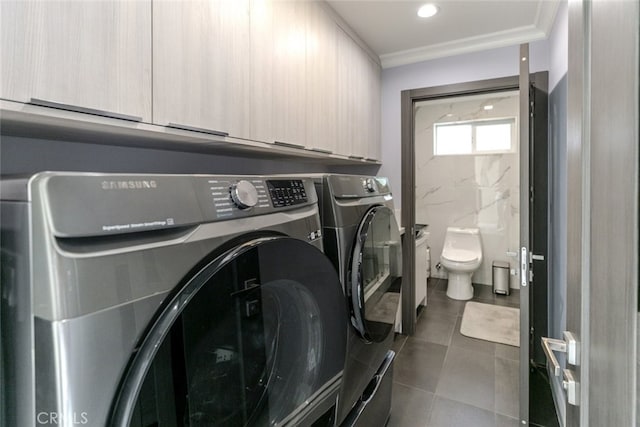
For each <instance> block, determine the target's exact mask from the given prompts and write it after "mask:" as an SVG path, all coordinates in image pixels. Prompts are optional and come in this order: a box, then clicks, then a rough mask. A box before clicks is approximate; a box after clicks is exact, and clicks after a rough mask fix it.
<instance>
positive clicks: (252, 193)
mask: <svg viewBox="0 0 640 427" xmlns="http://www.w3.org/2000/svg"><path fill="white" fill-rule="evenodd" d="M229 192H230V193H231V200H232V201H233V203H234V204H235V205H236V206H237V207H238V208H239V209H249V208H252V207H254V206H255V205H256V204H257V203H258V190H256V187H254V185H253V184H252V183H250V182H249V181H247V180H244V179H243V180H241V181H238V182H236V183H235V184H233V185H232V186H231V189H230V190H229Z"/></svg>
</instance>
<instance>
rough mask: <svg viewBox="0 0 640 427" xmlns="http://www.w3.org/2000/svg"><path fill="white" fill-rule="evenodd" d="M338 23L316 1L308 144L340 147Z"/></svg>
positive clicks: (310, 26)
mask: <svg viewBox="0 0 640 427" xmlns="http://www.w3.org/2000/svg"><path fill="white" fill-rule="evenodd" d="M337 34H338V26H337V25H336V23H335V22H334V21H333V19H331V17H330V16H329V15H328V14H327V12H326V11H325V10H324V9H323V8H322V6H320V5H319V4H318V3H317V2H313V3H311V4H310V7H309V10H308V19H307V52H306V58H307V67H306V68H307V73H306V85H307V86H306V90H307V97H306V100H305V101H306V120H305V121H306V147H307V148H309V149H312V150H317V151H326V152H330V153H335V152H336V151H337V141H336V137H337V121H338V110H337V107H338V88H337V80H338V79H337V74H338V63H337V59H338V58H337V47H338V35H337Z"/></svg>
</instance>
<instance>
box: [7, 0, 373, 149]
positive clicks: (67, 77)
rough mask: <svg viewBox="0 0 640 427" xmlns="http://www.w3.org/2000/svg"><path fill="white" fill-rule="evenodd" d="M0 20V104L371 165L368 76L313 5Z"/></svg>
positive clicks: (82, 11)
mask: <svg viewBox="0 0 640 427" xmlns="http://www.w3.org/2000/svg"><path fill="white" fill-rule="evenodd" d="M0 20H1V21H0V23H1V24H2V26H1V28H0V35H1V36H2V37H1V39H0V46H1V48H2V50H1V64H0V65H1V66H2V79H0V81H1V86H0V98H2V99H6V100H11V101H18V102H22V103H30V102H31V103H39V104H41V105H47V106H55V107H58V108H63V109H69V110H73V111H80V112H85V113H86V112H88V113H92V114H101V115H105V116H111V117H116V118H123V119H129V120H134V121H137V120H141V121H144V122H147V123H151V124H153V125H159V126H160V127H157V128H156V129H158V131H159V132H163V131H164V132H167V130H166V129H163V128H162V127H166V126H169V127H175V128H179V129H183V130H189V131H195V132H200V133H202V132H204V134H213V135H221V136H230V137H235V138H236V139H233V138H230V139H229V140H228V141H229V142H230V143H231V142H232V141H235V142H241V141H239V139H241V140H253V141H260V142H267V143H275V144H284V145H289V146H294V147H298V148H300V149H306V150H315V151H319V152H324V153H327V154H329V153H333V154H338V155H342V156H349V157H355V158H358V159H380V66H379V65H378V64H377V62H376V61H374V60H373V59H372V58H371V57H370V56H369V55H368V53H367V52H366V51H365V50H364V49H362V48H361V47H360V45H358V43H357V42H356V41H355V40H354V39H353V38H352V37H351V35H350V34H353V33H351V32H350V31H345V30H343V29H342V28H341V27H340V25H342V24H339V23H338V22H339V21H340V20H339V19H337V18H336V16H335V15H334V14H333V12H331V11H330V9H329V8H328V6H327V5H325V4H324V3H321V2H317V1H300V0H233V1H227V0H225V1H217V0H216V1H211V0H136V1H122V0H101V1H72V0H63V1H29V0H24V1H20V0H6V1H0ZM43 110H48V109H43ZM48 111H53V110H48ZM45 114H46V113H45ZM82 117H92V116H82ZM115 125H116V126H117V123H116V124H115ZM129 126H130V125H129ZM181 134H182V133H181ZM184 135H187V134H184ZM191 135H195V134H193V133H192V134H191ZM200 136H201V137H202V135H200ZM247 144H248V145H251V144H254V143H253V142H251V141H250V142H247ZM263 148H264V147H263Z"/></svg>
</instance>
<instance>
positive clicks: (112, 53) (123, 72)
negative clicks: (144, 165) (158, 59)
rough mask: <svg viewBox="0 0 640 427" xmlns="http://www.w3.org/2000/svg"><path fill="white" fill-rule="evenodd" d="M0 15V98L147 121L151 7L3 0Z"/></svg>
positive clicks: (140, 3) (146, 4)
mask: <svg viewBox="0 0 640 427" xmlns="http://www.w3.org/2000/svg"><path fill="white" fill-rule="evenodd" d="M0 15H1V18H0V23H1V27H2V28H1V29H0V35H1V37H0V47H1V52H2V54H1V67H2V79H0V80H1V82H2V83H1V89H0V91H1V92H0V97H2V98H4V99H9V100H14V101H20V102H29V101H31V100H32V99H37V100H41V101H47V102H49V103H56V104H63V105H64V106H67V107H69V108H70V109H78V110H83V109H92V110H100V111H103V112H105V113H106V115H109V113H117V114H120V115H122V114H123V115H127V116H135V117H138V118H140V119H142V120H144V121H147V122H149V121H151V1H150V0H146V1H145V0H141V1H115V0H114V1H56V2H52V1H13V0H10V1H4V0H3V1H2V2H1V4H0ZM61 106H62V105H61ZM78 107H79V108H78Z"/></svg>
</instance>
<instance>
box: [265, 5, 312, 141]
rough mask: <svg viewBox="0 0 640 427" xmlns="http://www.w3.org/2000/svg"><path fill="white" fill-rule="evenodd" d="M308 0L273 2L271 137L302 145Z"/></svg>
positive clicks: (305, 88)
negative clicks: (303, 0)
mask: <svg viewBox="0 0 640 427" xmlns="http://www.w3.org/2000/svg"><path fill="white" fill-rule="evenodd" d="M308 7H309V4H308V3H307V2H301V1H280V0H278V1H274V2H273V43H274V44H273V68H272V71H273V74H272V84H273V97H272V110H271V112H272V114H273V119H272V120H273V137H274V140H275V141H278V142H284V143H290V144H296V145H301V146H304V145H305V143H306V141H305V139H306V129H305V125H306V123H305V120H306V112H305V99H306V96H307V87H306V82H305V80H306V75H305V73H306V18H307V9H308Z"/></svg>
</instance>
